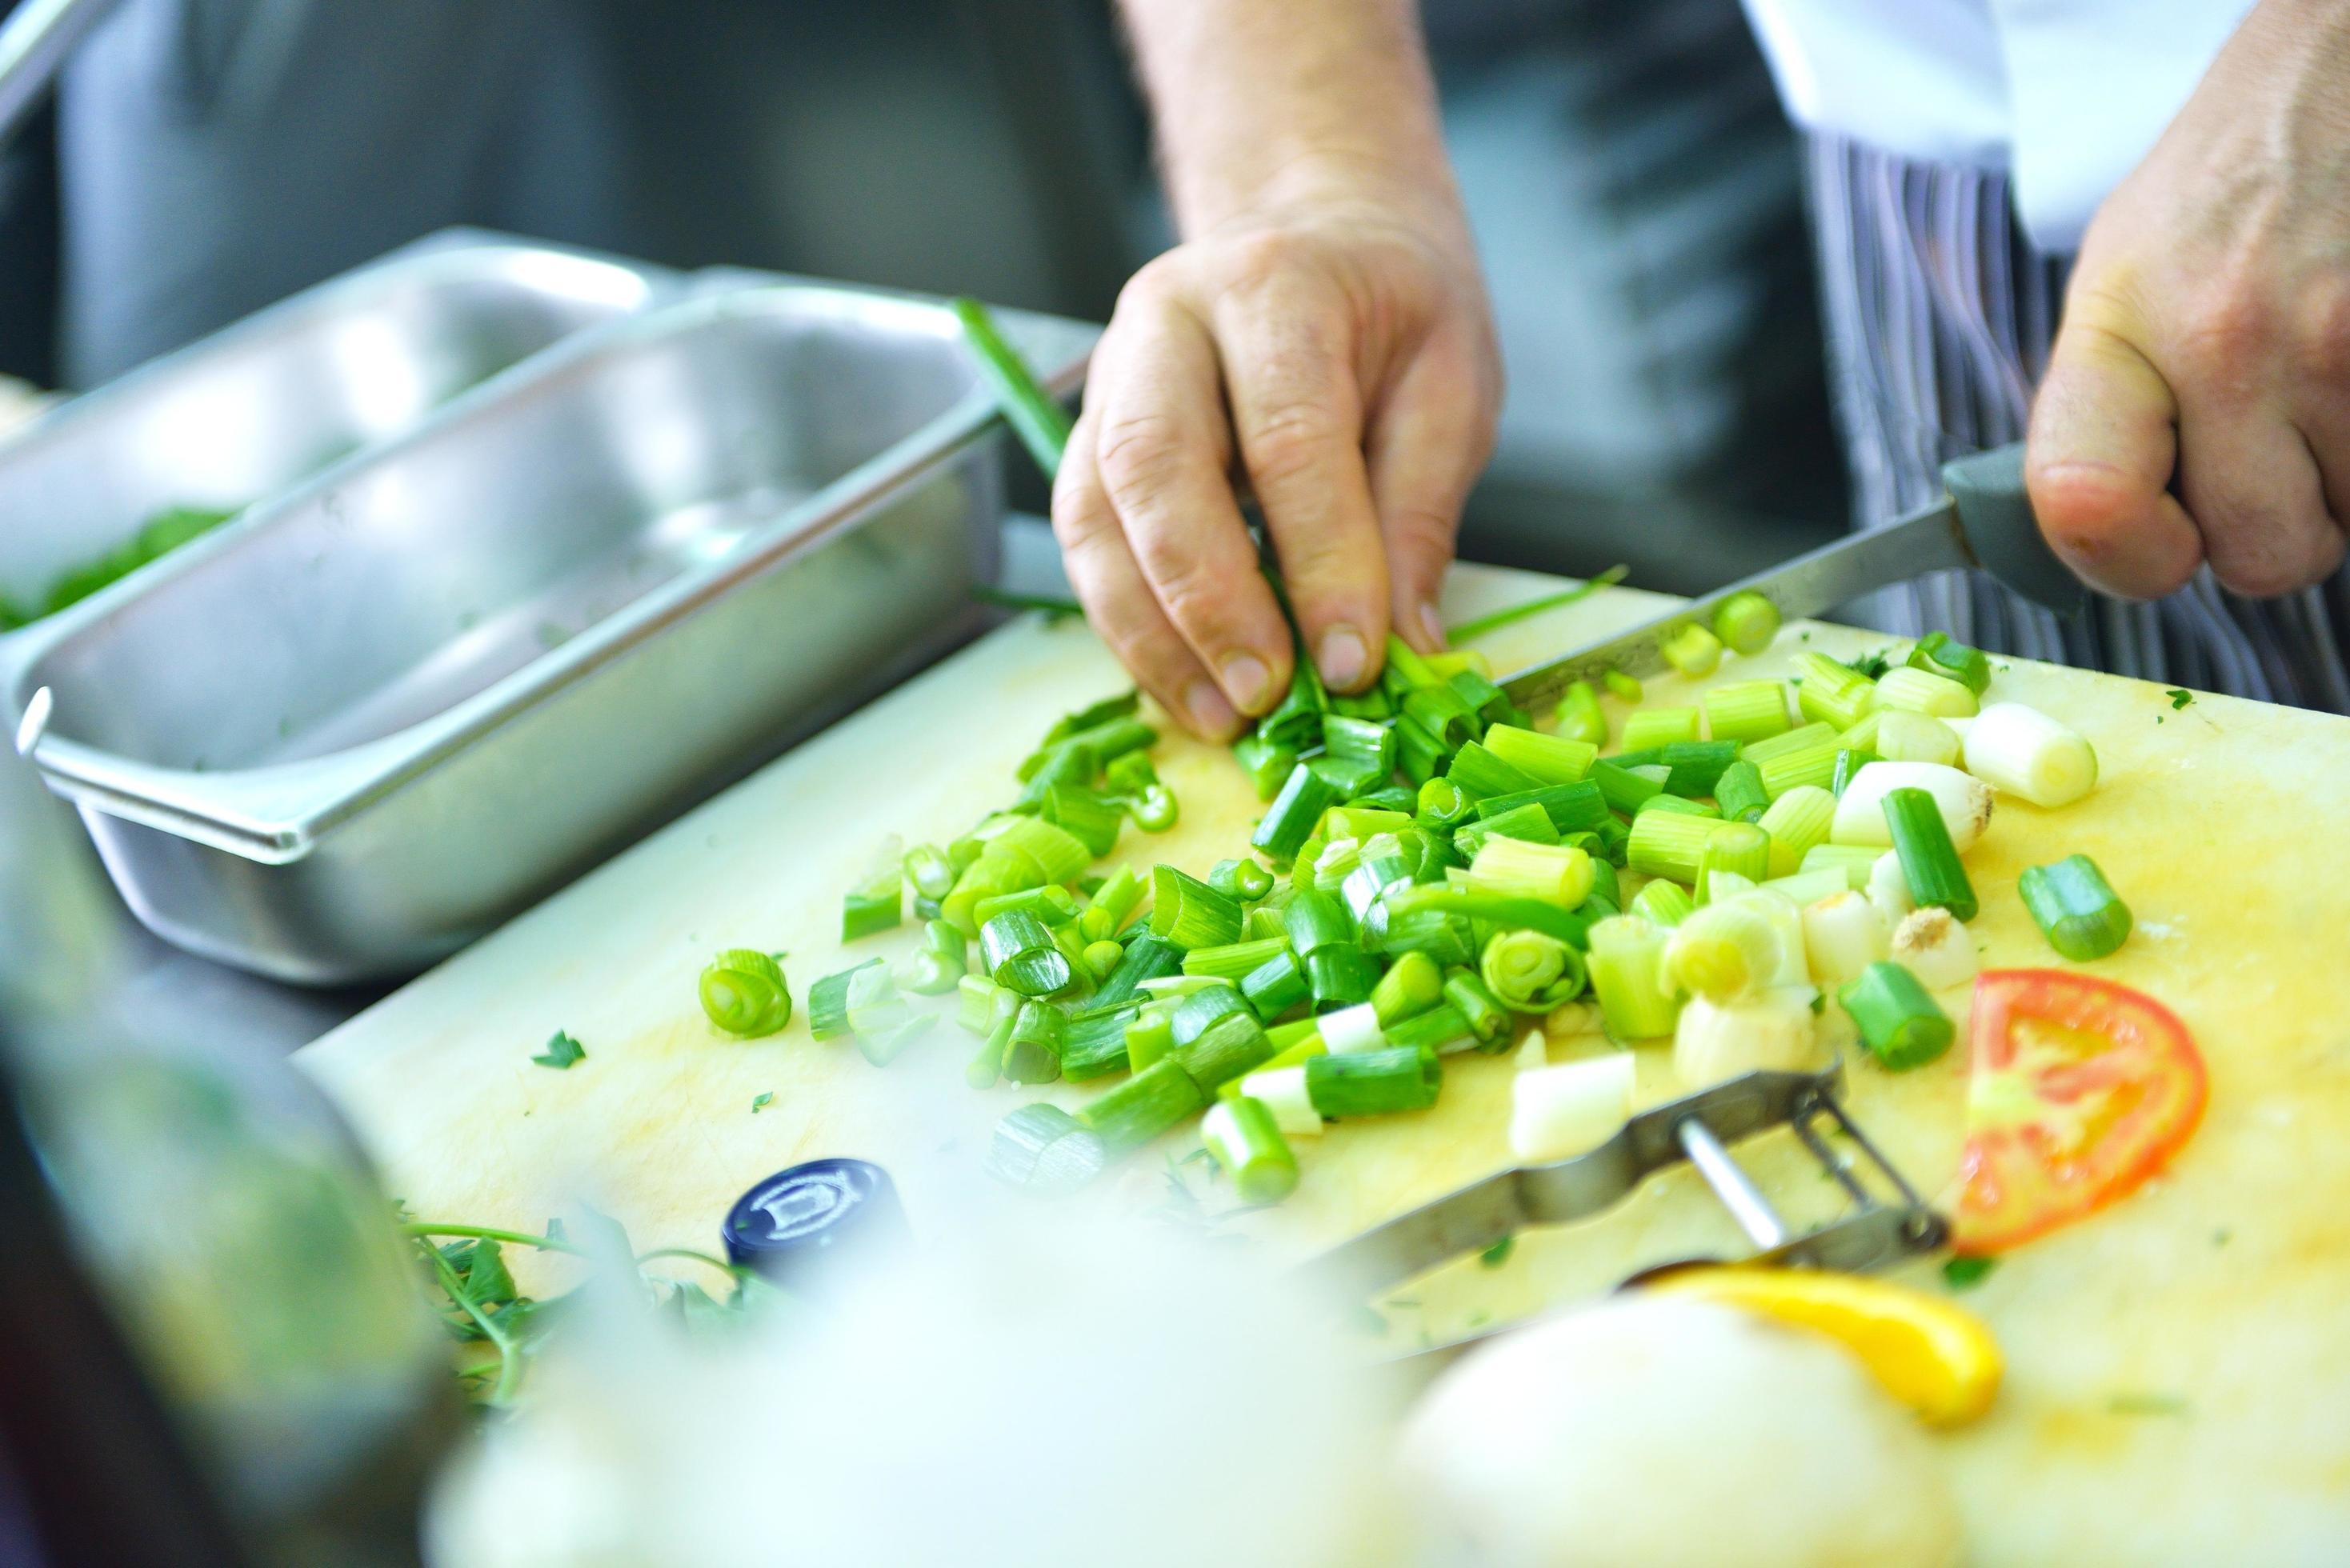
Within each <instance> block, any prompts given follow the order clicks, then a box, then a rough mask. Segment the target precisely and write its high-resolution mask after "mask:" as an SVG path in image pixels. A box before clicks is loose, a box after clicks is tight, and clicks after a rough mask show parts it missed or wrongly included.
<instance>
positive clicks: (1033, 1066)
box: [1003, 1002, 1069, 1084]
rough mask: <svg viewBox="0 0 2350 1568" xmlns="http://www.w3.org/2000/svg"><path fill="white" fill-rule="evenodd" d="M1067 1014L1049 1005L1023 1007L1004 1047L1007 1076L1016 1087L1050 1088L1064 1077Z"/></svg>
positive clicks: (1035, 1004)
mask: <svg viewBox="0 0 2350 1568" xmlns="http://www.w3.org/2000/svg"><path fill="white" fill-rule="evenodd" d="M1068 1027H1069V1021H1068V1017H1067V1015H1066V1014H1065V1013H1064V1012H1062V1011H1061V1010H1060V1009H1059V1008H1057V1007H1055V1006H1053V1005H1052V1004H1051V1003H1049V1002H1026V1003H1024V1004H1023V1006H1022V1007H1021V1009H1020V1016H1019V1017H1018V1018H1016V1019H1014V1021H1013V1024H1012V1036H1011V1038H1010V1040H1008V1041H1007V1042H1006V1043H1005V1044H1004V1049H1003V1076H1004V1078H1005V1079H1006V1080H1007V1081H1008V1082H1011V1083H1014V1084H1049V1083H1051V1082H1053V1080H1055V1078H1058V1077H1059V1076H1060V1075H1061V1047H1062V1045H1063V1044H1065V1043H1066V1040H1067V1038H1068Z"/></svg>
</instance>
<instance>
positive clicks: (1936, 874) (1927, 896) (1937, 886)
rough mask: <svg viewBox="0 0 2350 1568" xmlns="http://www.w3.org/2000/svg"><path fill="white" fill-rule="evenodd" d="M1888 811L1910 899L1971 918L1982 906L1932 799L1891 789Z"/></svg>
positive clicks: (1917, 791)
mask: <svg viewBox="0 0 2350 1568" xmlns="http://www.w3.org/2000/svg"><path fill="white" fill-rule="evenodd" d="M1884 809H1885V824H1886V827H1887V830H1888V831H1889V832H1890V833H1891V834H1892V836H1893V850H1894V853H1895V854H1897V855H1898V856H1900V857H1901V875H1902V877H1903V879H1904V880H1906V881H1907V882H1908V884H1909V896H1910V897H1911V898H1913V899H1915V900H1916V901H1917V902H1918V904H1919V905H1920V906H1931V907H1934V908H1938V909H1948V910H1950V913H1951V914H1952V915H1953V916H1955V917H1957V918H1958V919H1961V920H1971V919H1974V918H1975V911H1976V909H1978V907H1979V906H1978V904H1977V902H1976V899H1975V889H1974V884H1973V883H1971V882H1970V881H1969V880H1967V868H1966V867H1964V866H1962V865H1960V863H1959V852H1958V850H1957V848H1956V847H1954V846H1952V844H1951V842H1950V829H1949V828H1948V827H1946V826H1943V824H1942V808H1941V806H1940V805H1939V804H1938V803H1937V802H1936V801H1935V799H1934V797H1933V796H1932V795H1931V794H1928V793H1927V792H1926V791H1924V790H1922V789H1897V790H1888V791H1887V792H1886V795H1885V802H1884Z"/></svg>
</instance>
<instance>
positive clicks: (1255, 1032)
mask: <svg viewBox="0 0 2350 1568" xmlns="http://www.w3.org/2000/svg"><path fill="white" fill-rule="evenodd" d="M1177 1033H1178V1035H1179V1039H1178V1041H1177V1043H1176V1046H1175V1049H1174V1051H1173V1052H1172V1053H1170V1054H1169V1056H1168V1060H1169V1061H1170V1062H1173V1063H1175V1064H1177V1065H1178V1066H1180V1067H1181V1068H1182V1069H1183V1071H1184V1073H1185V1074H1186V1075H1189V1076H1190V1078H1191V1081H1192V1082H1193V1083H1195V1084H1197V1085H1199V1086H1200V1089H1201V1093H1202V1094H1203V1095H1209V1094H1213V1093H1214V1092H1215V1090H1216V1086H1217V1085H1220V1084H1222V1083H1224V1082H1226V1081H1227V1080H1229V1079H1232V1078H1237V1077H1239V1076H1240V1075H1242V1074H1243V1073H1251V1072H1254V1071H1255V1070H1256V1069H1257V1068H1259V1067H1262V1066H1263V1065H1264V1064H1265V1063H1266V1061H1267V1060H1269V1059H1270V1058H1271V1057H1272V1055H1273V1043H1272V1042H1271V1041H1270V1040H1268V1039H1266V1038H1265V1033H1264V1026H1263V1024H1261V1023H1258V1022H1257V1021H1256V1014H1255V1013H1253V1012H1249V1011H1248V1010H1247V1009H1246V1008H1245V1007H1243V1009H1242V1010H1241V1011H1240V1012H1230V1013H1226V1014H1225V1015H1224V1016H1223V1017H1222V1018H1219V1019H1218V1020H1216V1022H1215V1023H1211V1024H1210V1025H1209V1026H1208V1027H1207V1028H1206V1029H1205V1030H1203V1031H1201V1033H1200V1034H1198V1035H1197V1036H1196V1037H1194V1038H1193V1039H1191V1040H1190V1041H1188V1042H1187V1041H1183V1040H1181V1039H1180V1033H1181V1031H1180V1029H1179V1030H1178V1031H1177Z"/></svg>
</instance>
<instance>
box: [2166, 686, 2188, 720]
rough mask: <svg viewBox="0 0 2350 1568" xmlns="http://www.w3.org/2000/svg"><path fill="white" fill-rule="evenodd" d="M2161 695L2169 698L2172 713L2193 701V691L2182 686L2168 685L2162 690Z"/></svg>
mask: <svg viewBox="0 0 2350 1568" xmlns="http://www.w3.org/2000/svg"><path fill="white" fill-rule="evenodd" d="M2163 695H2164V696H2165V697H2168V698H2169V699H2170V710H2171V711H2172V712H2174V713H2175V712H2177V711H2178V710H2179V709H2181V708H2184V707H2186V706H2187V705H2188V704H2189V702H2192V701H2195V693H2194V692H2192V691H2188V690H2187V688H2185V687H2184V686H2173V687H2170V688H2168V689H2167V690H2166V691H2164V692H2163Z"/></svg>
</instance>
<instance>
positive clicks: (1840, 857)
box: [1800, 844, 1885, 893]
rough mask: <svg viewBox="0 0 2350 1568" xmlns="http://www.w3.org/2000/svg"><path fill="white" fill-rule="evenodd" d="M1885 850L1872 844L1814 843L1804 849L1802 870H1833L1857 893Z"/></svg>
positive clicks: (1875, 867) (1866, 881) (1865, 883)
mask: <svg viewBox="0 0 2350 1568" xmlns="http://www.w3.org/2000/svg"><path fill="white" fill-rule="evenodd" d="M1884 854H1885V851H1884V850H1883V849H1881V848H1878V847H1877V846H1874V845H1859V844H1814V846H1812V847H1810V848H1809V849H1806V850H1804V859H1803V864H1802V866H1801V867H1800V869H1802V870H1804V871H1807V872H1809V871H1823V870H1826V871H1835V872H1836V873H1838V874H1839V875H1841V876H1842V877H1844V879H1845V886H1846V887H1847V888H1851V889H1852V890H1853V891H1854V892H1856V893H1857V892H1860V891H1862V890H1864V889H1865V888H1867V886H1868V877H1869V874H1870V873H1871V872H1873V871H1874V870H1876V869H1877V861H1878V860H1879V859H1881V858H1882V857H1884Z"/></svg>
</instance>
